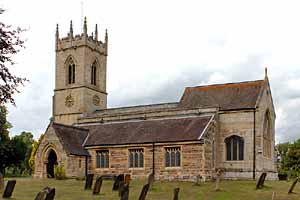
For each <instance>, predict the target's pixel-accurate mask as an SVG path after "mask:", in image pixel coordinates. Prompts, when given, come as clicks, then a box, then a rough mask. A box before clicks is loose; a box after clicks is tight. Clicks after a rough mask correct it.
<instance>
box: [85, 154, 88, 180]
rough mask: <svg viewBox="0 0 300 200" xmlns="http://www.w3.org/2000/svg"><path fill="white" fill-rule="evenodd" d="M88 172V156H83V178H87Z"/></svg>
mask: <svg viewBox="0 0 300 200" xmlns="http://www.w3.org/2000/svg"><path fill="white" fill-rule="evenodd" d="M87 174H88V156H85V178H87Z"/></svg>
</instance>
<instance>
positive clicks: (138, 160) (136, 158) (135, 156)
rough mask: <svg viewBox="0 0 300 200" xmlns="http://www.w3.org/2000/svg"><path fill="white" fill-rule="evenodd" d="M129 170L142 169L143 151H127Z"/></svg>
mask: <svg viewBox="0 0 300 200" xmlns="http://www.w3.org/2000/svg"><path fill="white" fill-rule="evenodd" d="M128 153H129V159H128V161H129V162H128V165H129V168H143V167H144V149H129V152H128Z"/></svg>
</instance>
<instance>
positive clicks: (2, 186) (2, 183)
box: [0, 173, 4, 191]
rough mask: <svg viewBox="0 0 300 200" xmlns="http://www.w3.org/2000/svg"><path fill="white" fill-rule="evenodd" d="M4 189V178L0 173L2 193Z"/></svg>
mask: <svg viewBox="0 0 300 200" xmlns="http://www.w3.org/2000/svg"><path fill="white" fill-rule="evenodd" d="M3 188H4V176H3V175H2V174H1V173H0V191H2V190H3Z"/></svg>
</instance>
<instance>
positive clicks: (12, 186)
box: [2, 180, 16, 198]
mask: <svg viewBox="0 0 300 200" xmlns="http://www.w3.org/2000/svg"><path fill="white" fill-rule="evenodd" d="M15 185H16V180H10V181H8V182H7V184H6V187H5V190H4V192H3V195H2V197H3V198H10V197H11V195H12V193H13V191H14V189H15Z"/></svg>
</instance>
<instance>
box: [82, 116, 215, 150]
mask: <svg viewBox="0 0 300 200" xmlns="http://www.w3.org/2000/svg"><path fill="white" fill-rule="evenodd" d="M211 118H212V116H205V117H189V118H176V119H160V120H157V119H156V120H144V121H131V122H122V123H110V124H97V125H89V126H85V128H87V129H89V130H90V132H89V137H88V139H87V141H86V143H85V146H95V145H121V144H141V143H152V142H179V141H195V140H199V139H200V135H201V133H202V132H203V131H204V130H205V127H206V126H207V125H208V123H209V121H210V119H211Z"/></svg>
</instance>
